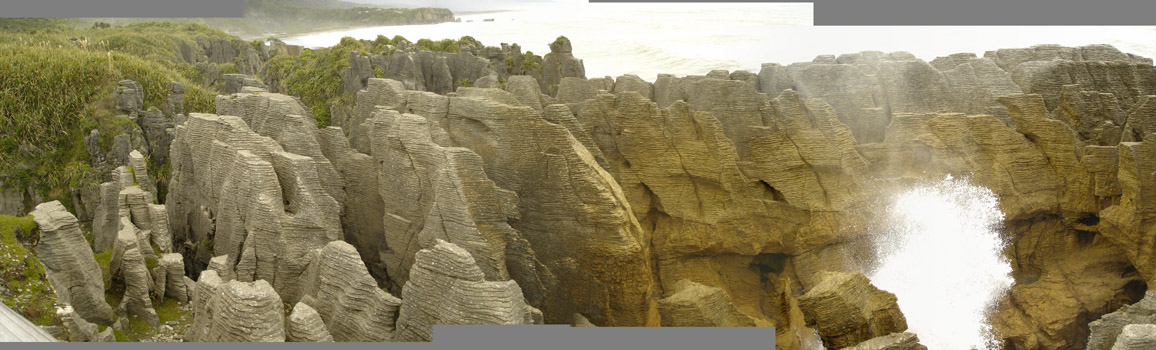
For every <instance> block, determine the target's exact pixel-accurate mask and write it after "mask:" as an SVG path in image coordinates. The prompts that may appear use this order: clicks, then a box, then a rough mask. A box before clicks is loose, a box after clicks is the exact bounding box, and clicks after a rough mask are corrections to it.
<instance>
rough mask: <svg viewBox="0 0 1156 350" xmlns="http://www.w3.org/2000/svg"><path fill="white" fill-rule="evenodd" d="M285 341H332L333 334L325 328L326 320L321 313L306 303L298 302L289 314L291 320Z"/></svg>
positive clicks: (288, 323)
mask: <svg viewBox="0 0 1156 350" xmlns="http://www.w3.org/2000/svg"><path fill="white" fill-rule="evenodd" d="M285 341H292V342H331V341H333V336H332V335H330V334H329V330H327V329H325V322H324V321H322V320H321V315H320V314H318V313H317V310H314V309H313V308H312V307H310V306H309V305H307V304H305V303H301V302H298V303H297V305H294V306H293V312H292V313H290V314H289V321H288V322H287V325H286V329H285Z"/></svg>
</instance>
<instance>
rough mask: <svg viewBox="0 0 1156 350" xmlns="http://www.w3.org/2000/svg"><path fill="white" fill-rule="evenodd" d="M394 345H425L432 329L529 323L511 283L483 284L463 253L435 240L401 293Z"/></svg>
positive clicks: (527, 311)
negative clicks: (415, 342) (446, 326)
mask: <svg viewBox="0 0 1156 350" xmlns="http://www.w3.org/2000/svg"><path fill="white" fill-rule="evenodd" d="M402 300H404V301H405V302H403V303H402V304H401V309H400V310H399V311H398V319H397V332H396V334H395V336H394V340H395V341H404V342H414V341H431V340H432V339H433V338H432V333H433V325H461V324H530V323H532V322H533V319H532V315H531V311H530V308H529V307H527V305H526V303H525V301H524V300H525V299H524V298H523V297H522V290H521V289H520V288H518V284H517V283H516V282H514V281H511V280H507V281H501V282H496V281H486V280H485V276H484V274H483V273H482V271H481V269H479V268H478V267H477V265H476V264H475V263H474V259H473V257H472V256H470V253H469V252H467V251H466V250H465V249H462V248H460V247H458V246H457V245H454V244H453V243H448V242H446V241H442V240H440V239H439V240H437V242H436V243H435V244H434V245H433V246H432V247H431V248H429V249H423V250H421V251H419V252H418V253H417V260H416V261H415V262H414V265H413V271H411V272H410V280H409V281H407V282H406V284H405V287H404V288H403V289H402Z"/></svg>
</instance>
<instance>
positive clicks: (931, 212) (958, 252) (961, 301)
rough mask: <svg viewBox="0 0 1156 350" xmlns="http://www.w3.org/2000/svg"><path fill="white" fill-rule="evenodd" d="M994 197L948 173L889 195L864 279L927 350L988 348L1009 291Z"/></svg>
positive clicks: (1000, 216)
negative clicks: (886, 296) (889, 299)
mask: <svg viewBox="0 0 1156 350" xmlns="http://www.w3.org/2000/svg"><path fill="white" fill-rule="evenodd" d="M998 204H999V200H998V198H997V197H996V195H995V193H993V192H992V191H991V190H988V189H986V188H983V187H979V186H975V185H972V184H971V183H969V182H968V181H966V180H964V179H955V178H953V177H952V176H950V175H948V176H947V177H946V178H944V179H943V180H942V181H939V182H935V183H931V184H926V185H922V186H918V187H915V188H912V189H910V190H908V191H906V192H903V193H901V194H899V195H898V196H896V197H895V199H894V202H893V204H892V206H891V207H890V208H889V210H888V217H887V218H886V220H888V222H889V223H890V227H889V228H888V230H887V231H886V232H884V233H883V234H882V235H881V236H880V239H879V241H878V242H877V243H878V244H877V248H876V250H877V256H878V257H879V266H878V269H876V270H875V272H873V275H872V276H870V278H871V280H872V281H873V282H874V283H875V284H876V285H877V286H878V287H879V288H881V289H884V290H887V291H891V292H893V293H895V295H896V296H897V297H898V298H899V307H900V309H902V310H903V312H904V314H905V315H906V317H907V321H908V325H909V326H910V329H909V332H912V333H915V334H917V335H918V336H919V339H920V340H921V341H922V343H923V344H925V345H927V347H928V348H930V349H945V350H951V349H992V348H995V347H996V346H995V345H994V336H993V334H992V327H991V325H990V323H989V322H987V320H988V315H989V314H990V312H991V311H992V310H993V309H994V306H995V303H996V301H997V300H998V299H999V297H1000V296H1001V295H1003V294H1004V293H1005V292H1006V291H1007V290H1008V288H1010V287H1011V285H1012V283H1013V280H1012V278H1011V271H1012V269H1011V264H1010V263H1009V262H1008V261H1007V259H1006V258H1004V257H1003V255H1002V253H1001V252H1002V251H1003V248H1004V246H1005V244H1006V243H1005V242H1004V241H1003V240H1002V239H1001V238H1000V235H999V229H1000V227H1001V222H1002V221H1003V218H1004V214H1003V213H1002V212H1000V211H999V209H998Z"/></svg>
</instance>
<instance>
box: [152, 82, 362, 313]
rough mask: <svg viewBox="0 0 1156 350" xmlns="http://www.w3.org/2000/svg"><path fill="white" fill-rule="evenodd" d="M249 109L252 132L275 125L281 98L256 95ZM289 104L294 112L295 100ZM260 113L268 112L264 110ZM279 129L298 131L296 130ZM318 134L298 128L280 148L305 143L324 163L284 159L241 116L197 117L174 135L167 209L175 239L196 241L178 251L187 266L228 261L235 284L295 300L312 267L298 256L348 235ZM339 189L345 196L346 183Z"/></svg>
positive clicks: (273, 144)
mask: <svg viewBox="0 0 1156 350" xmlns="http://www.w3.org/2000/svg"><path fill="white" fill-rule="evenodd" d="M263 95H264V94H263ZM236 97H238V100H241V99H245V100H250V98H246V97H245V96H244V95H236ZM219 101H220V100H219ZM251 101H254V102H253V103H254V105H255V106H256V107H258V108H257V109H253V110H248V112H252V113H251V114H247V115H249V116H250V117H252V118H253V119H251V120H252V121H253V123H254V124H258V121H259V120H261V119H259V117H260V116H267V117H268V119H267V120H269V121H272V120H275V118H277V116H276V113H274V112H272V111H273V110H277V109H275V108H274V107H271V106H270V105H262V101H265V102H268V103H272V102H269V101H275V99H271V98H259V97H252V98H251ZM290 101H292V100H290ZM242 102H244V101H242ZM287 104H288V105H289V106H295V105H296V102H293V103H288V102H287ZM225 105H228V103H223V104H222V106H221V107H219V108H226V107H225ZM244 106H248V104H242V103H240V102H238V103H237V104H236V105H230V107H228V108H232V107H237V108H242V107H244ZM282 106H284V105H282ZM261 108H268V112H257V111H262V109H261ZM277 108H280V107H277ZM248 112H247V113H248ZM238 114H242V113H238ZM281 125H286V127H287V128H290V129H292V128H293V125H297V124H292V123H286V124H281ZM300 126H301V127H302V128H304V125H300ZM259 127H271V124H263V126H259ZM313 128H314V127H313V126H312V125H310V126H309V129H296V130H298V131H300V132H303V133H304V134H299V135H300V137H288V136H286V137H284V138H282V140H304V141H302V142H304V143H303V144H309V145H311V146H312V147H316V148H313V149H312V152H315V155H316V157H317V158H313V157H309V156H304V155H298V154H293V153H287V152H284V151H283V148H282V146H281V144H279V143H278V142H277V141H275V140H274V139H273V138H269V137H266V136H262V135H259V134H257V133H255V132H253V131H252V130H251V129H250V128H249V125H248V124H246V122H245V120H244V119H242V118H241V117H236V116H217V115H209V114H192V115H191V116H190V119H189V121H188V122H187V123H186V124H185V125H182V126H180V127H178V128H177V138H176V141H174V143H173V147H174V148H173V150H174V151H173V170H172V173H173V175H172V177H173V180H172V182H171V183H172V184H173V185H172V186H170V192H169V198H168V200H167V201H166V206H168V210H169V217H170V222H171V225H170V226H171V227H172V235H173V237H174V239H175V240H176V241H177V242H182V241H188V242H189V243H185V244H184V245H182V248H183V249H184V250H183V251H179V252H180V253H182V255H184V256H185V259H186V260H188V259H194V257H195V259H196V261H197V263H196V265H194V266H206V265H208V263H209V261H208V260H210V259H211V258H212V257H215V256H220V255H228V256H229V261H227V262H226V263H227V266H226V267H225V268H224V270H226V272H227V271H230V270H231V271H234V272H235V273H236V275H235V278H236V279H238V280H242V281H255V280H266V281H268V282H269V283H271V285H273V286H274V287H275V288H276V289H277V290H278V291H279V294H280V297H281V298H282V299H284V300H286V301H288V302H295V301H297V298H299V294H300V291H299V289H300V286H301V283H299V281H298V279H299V278H300V277H301V273H302V271H304V269H305V265H306V262H305V261H303V259H301V258H302V257H304V255H305V254H307V253H308V252H309V251H311V250H313V249H317V248H320V247H322V246H324V245H325V243H327V242H330V241H333V240H336V239H340V238H341V237H342V231H341V227H340V225H341V222H340V220H341V218H340V209H341V207H340V205H339V204H338V203H337V201H336V200H335V199H333V197H331V196H330V195H329V193H330V192H329V191H328V190H327V189H326V187H327V186H325V183H326V182H331V181H333V180H339V179H335V178H334V177H336V176H333V177H329V178H328V179H326V181H323V180H322V179H323V178H322V177H321V176H320V175H319V173H318V168H319V166H318V164H329V162H328V160H325V159H324V156H323V155H322V154H321V151H320V146H319V145H318V144H317V143H316V139H314V138H313V137H314V135H313ZM283 132H293V131H283ZM295 135H296V134H295ZM310 141H311V142H312V143H310ZM286 143H287V144H288V143H289V142H286ZM318 158H321V160H320V161H319V159H318ZM330 169H332V168H330ZM333 191H334V192H340V195H344V190H343V189H342V188H341V187H340V184H338V186H336V189H334V190H333ZM172 218H182V220H180V221H174V220H172ZM210 233H213V237H212V240H211V241H210V240H209V238H210V237H209V234H210ZM208 247H212V249H208ZM198 272H199V271H197V270H192V273H198Z"/></svg>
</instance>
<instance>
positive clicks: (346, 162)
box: [318, 127, 387, 280]
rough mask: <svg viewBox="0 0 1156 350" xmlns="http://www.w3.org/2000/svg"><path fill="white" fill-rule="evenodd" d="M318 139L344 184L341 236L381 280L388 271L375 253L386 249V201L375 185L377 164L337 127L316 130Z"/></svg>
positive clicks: (376, 184) (371, 272)
mask: <svg viewBox="0 0 1156 350" xmlns="http://www.w3.org/2000/svg"><path fill="white" fill-rule="evenodd" d="M318 138H319V141H321V150H322V152H324V154H325V157H326V158H329V159H330V160H332V161H333V165H334V167H335V168H336V169H337V171H338V173H339V174H340V175H341V177H342V179H343V180H344V183H345V188H344V191H345V207H344V210H342V214H341V227H342V228H343V229H344V231H345V232H344V239H345V241H346V242H349V243H350V244H352V245H353V246H354V247H356V248H357V251H358V253H359V254H360V255H361V257H362V261H363V262H365V265H366V267H367V268H368V269H369V273H370V274H371V275H373V276H375V278H378V279H382V280H384V279H385V278H386V275H387V273H386V270H385V265H384V264H383V263H382V262H381V261H380V259H379V256H378V252H381V251H384V250H385V245H384V244H385V224H384V223H382V220H383V215H382V213H384V212H385V209H384V207H385V204H384V202H383V201H382V198H381V194H380V193H379V190H378V187H377V186H378V181H377V172H376V166H377V163H376V162H375V161H374V159H373V157H371V156H369V155H367V154H364V153H361V152H357V151H355V150H353V149H352V148H351V147H350V145H349V141H348V139H347V138H346V137H345V134H344V132H343V131H342V129H340V128H337V127H328V128H325V129H322V130H319V131H318Z"/></svg>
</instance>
